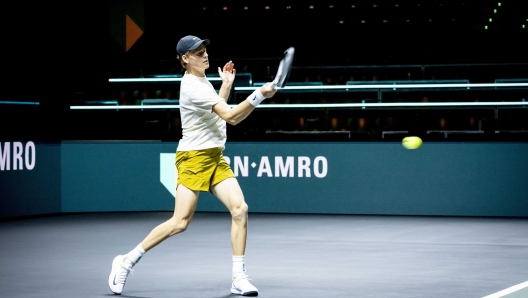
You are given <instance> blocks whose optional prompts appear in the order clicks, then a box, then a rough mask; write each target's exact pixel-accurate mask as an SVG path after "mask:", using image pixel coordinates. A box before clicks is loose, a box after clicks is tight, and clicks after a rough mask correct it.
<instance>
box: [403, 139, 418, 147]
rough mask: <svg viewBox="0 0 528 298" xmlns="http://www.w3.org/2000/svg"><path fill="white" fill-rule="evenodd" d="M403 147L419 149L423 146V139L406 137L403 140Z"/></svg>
mask: <svg viewBox="0 0 528 298" xmlns="http://www.w3.org/2000/svg"><path fill="white" fill-rule="evenodd" d="M402 145H403V147H405V149H418V148H420V146H422V139H420V138H419V137H405V138H403V140H402Z"/></svg>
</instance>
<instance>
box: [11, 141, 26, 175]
mask: <svg viewBox="0 0 528 298" xmlns="http://www.w3.org/2000/svg"><path fill="white" fill-rule="evenodd" d="M19 166H20V169H21V170H23V169H24V168H22V143H20V142H14V143H13V170H18V168H19Z"/></svg>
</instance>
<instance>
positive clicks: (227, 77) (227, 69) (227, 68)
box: [218, 61, 236, 102]
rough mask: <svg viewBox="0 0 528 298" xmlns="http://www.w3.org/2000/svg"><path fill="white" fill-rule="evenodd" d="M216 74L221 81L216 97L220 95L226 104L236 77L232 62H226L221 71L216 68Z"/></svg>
mask: <svg viewBox="0 0 528 298" xmlns="http://www.w3.org/2000/svg"><path fill="white" fill-rule="evenodd" d="M218 74H219V75H220V78H221V79H222V86H221V87H220V92H219V93H218V95H220V97H222V98H223V99H224V100H225V101H226V102H227V99H228V98H229V94H230V93H231V87H232V86H233V82H234V81H235V75H236V70H235V64H234V63H233V61H229V62H227V63H226V64H225V65H224V68H223V69H220V67H218Z"/></svg>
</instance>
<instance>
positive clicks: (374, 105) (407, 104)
mask: <svg viewBox="0 0 528 298" xmlns="http://www.w3.org/2000/svg"><path fill="white" fill-rule="evenodd" d="M229 106H230V107H234V106H236V105H229ZM499 106H528V103H527V102H522V101H521V102H398V103H327V104H317V103H315V104H261V105H259V106H257V108H262V109H302V108H362V107H368V108H369V107H370V108H384V107H499ZM179 108H180V105H152V106H70V109H72V110H116V109H119V110H143V109H145V110H146V109H179Z"/></svg>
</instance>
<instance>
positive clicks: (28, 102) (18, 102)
mask: <svg viewBox="0 0 528 298" xmlns="http://www.w3.org/2000/svg"><path fill="white" fill-rule="evenodd" d="M0 104H2V105H36V106H38V105H40V102H35V101H0Z"/></svg>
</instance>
